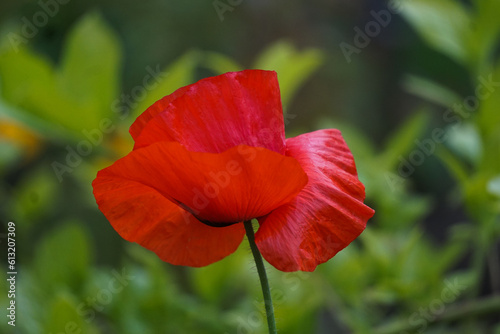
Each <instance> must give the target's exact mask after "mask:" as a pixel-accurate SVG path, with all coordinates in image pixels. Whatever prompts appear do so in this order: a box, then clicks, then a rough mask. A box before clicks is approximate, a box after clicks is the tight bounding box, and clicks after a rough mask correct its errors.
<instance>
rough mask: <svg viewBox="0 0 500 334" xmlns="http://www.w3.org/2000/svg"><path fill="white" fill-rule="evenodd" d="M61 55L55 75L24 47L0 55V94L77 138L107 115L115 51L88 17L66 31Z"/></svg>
mask: <svg viewBox="0 0 500 334" xmlns="http://www.w3.org/2000/svg"><path fill="white" fill-rule="evenodd" d="M64 51H65V52H64V53H63V56H62V59H63V61H62V66H61V69H60V70H58V69H56V68H55V66H54V65H53V64H52V63H51V62H50V61H49V60H47V59H46V58H45V57H43V56H41V55H39V54H35V53H33V52H32V51H30V50H29V49H26V48H20V49H19V50H17V51H15V50H10V51H9V52H6V53H4V54H2V55H0V82H1V89H2V91H1V93H2V95H3V97H4V98H5V100H6V101H7V103H8V104H10V105H11V106H13V107H14V108H18V109H22V110H24V111H26V112H29V113H31V114H33V115H36V116H37V117H39V118H40V119H42V120H43V121H46V122H48V123H51V126H52V127H53V128H55V129H57V128H58V127H59V128H62V129H66V130H71V131H73V132H76V133H78V136H80V137H81V133H80V132H81V131H82V130H83V129H94V128H97V127H98V126H99V122H100V121H101V120H102V119H103V118H104V116H109V115H111V114H112V108H111V107H112V106H111V102H112V98H113V97H114V96H115V95H116V92H117V86H118V70H119V66H120V48H119V46H118V40H117V39H116V37H115V36H114V35H113V33H112V32H111V31H110V30H109V28H107V27H106V25H105V24H104V23H103V22H102V20H101V19H100V17H99V16H98V15H97V14H89V15H88V16H85V17H84V18H83V19H82V21H80V22H79V23H78V24H77V25H76V26H75V28H73V30H72V31H71V32H70V35H69V37H68V39H67V40H66V44H65V50H64ZM31 124H32V125H36V122H31ZM42 124H43V123H42ZM38 125H39V124H38ZM45 128H46V127H45ZM42 133H43V132H42Z"/></svg>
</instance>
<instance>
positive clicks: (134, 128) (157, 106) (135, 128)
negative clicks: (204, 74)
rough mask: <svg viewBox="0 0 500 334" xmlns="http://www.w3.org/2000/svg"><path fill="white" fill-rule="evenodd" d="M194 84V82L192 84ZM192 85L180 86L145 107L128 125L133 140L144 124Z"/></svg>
mask: <svg viewBox="0 0 500 334" xmlns="http://www.w3.org/2000/svg"><path fill="white" fill-rule="evenodd" d="M192 85H195V84H192ZM192 85H188V86H185V87H181V88H179V89H177V90H176V91H175V92H173V93H172V94H170V95H167V96H164V97H163V98H161V99H159V100H158V101H156V102H155V103H153V104H152V105H151V106H150V107H149V108H148V109H146V110H145V111H144V112H143V113H142V114H140V115H139V117H137V118H136V120H135V121H134V123H132V125H131V126H130V129H129V132H130V135H131V136H132V138H133V139H134V140H137V137H139V135H140V134H141V132H142V130H143V129H144V127H145V126H146V124H147V123H148V122H149V121H150V120H152V119H153V118H154V117H155V116H156V115H158V114H159V113H161V112H162V111H164V110H165V109H167V107H168V106H169V104H170V102H172V101H174V100H175V99H176V98H178V97H179V96H181V95H182V94H184V93H185V92H186V91H187V90H188V89H189V88H190V87H191V86H192Z"/></svg>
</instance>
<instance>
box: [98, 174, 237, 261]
mask: <svg viewBox="0 0 500 334" xmlns="http://www.w3.org/2000/svg"><path fill="white" fill-rule="evenodd" d="M115 169H116V167H115V165H113V166H111V167H108V168H106V169H103V170H101V171H100V172H99V173H98V174H97V178H96V179H95V180H94V182H93V183H92V185H93V187H94V196H95V198H96V201H97V204H98V206H99V209H100V210H101V212H103V213H104V215H105V216H106V218H107V219H108V220H109V222H110V223H111V225H112V226H113V228H114V229H115V230H116V231H117V232H118V233H119V234H120V235H121V236H122V237H123V238H124V239H126V240H128V241H132V242H137V243H138V244H140V245H141V246H143V247H145V248H147V249H149V250H152V251H153V252H155V253H156V254H157V255H158V256H159V257H160V258H161V259H162V260H163V261H165V262H168V263H171V264H175V265H184V266H191V267H201V266H206V265H209V264H211V263H213V262H217V261H219V260H221V259H222V258H224V257H226V256H227V255H229V254H231V253H233V252H234V251H235V250H236V249H237V248H238V245H239V244H240V243H241V241H242V240H243V236H244V234H245V230H244V228H243V227H242V226H241V224H236V225H232V226H228V227H224V228H217V227H210V226H207V225H205V224H203V223H201V222H200V221H198V220H197V219H196V218H195V217H193V215H191V214H190V213H189V212H187V211H185V210H183V209H182V208H180V207H179V206H177V205H176V204H174V203H172V202H170V201H169V200H167V199H166V198H165V197H164V196H163V195H161V194H160V193H158V191H156V190H155V189H154V188H152V187H148V186H146V185H144V184H141V183H139V182H135V181H132V180H128V179H124V178H123V177H120V176H119V175H117V174H116V173H115Z"/></svg>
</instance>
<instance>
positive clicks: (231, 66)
mask: <svg viewBox="0 0 500 334" xmlns="http://www.w3.org/2000/svg"><path fill="white" fill-rule="evenodd" d="M200 61H201V64H200V65H203V66H205V67H206V68H208V69H210V70H212V71H214V72H215V73H216V74H223V73H226V72H235V71H241V70H243V67H241V65H239V64H237V63H236V62H235V61H234V60H233V59H231V58H229V57H227V56H225V55H223V54H221V53H217V52H204V53H203V56H202V57H201V60H200Z"/></svg>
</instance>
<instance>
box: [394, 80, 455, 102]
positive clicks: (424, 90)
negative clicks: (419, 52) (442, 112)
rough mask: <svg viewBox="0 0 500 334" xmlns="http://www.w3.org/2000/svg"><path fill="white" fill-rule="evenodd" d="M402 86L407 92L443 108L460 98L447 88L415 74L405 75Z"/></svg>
mask: <svg viewBox="0 0 500 334" xmlns="http://www.w3.org/2000/svg"><path fill="white" fill-rule="evenodd" d="M403 86H404V87H405V89H406V91H407V92H409V93H411V94H413V95H416V96H418V97H421V98H423V99H424V100H427V101H430V102H433V103H436V104H438V105H440V106H442V107H445V108H449V107H450V106H451V105H453V104H454V103H456V102H457V101H459V100H460V96H459V95H458V94H456V93H455V92H453V91H451V90H449V89H448V88H446V87H444V86H441V85H439V84H437V83H435V82H434V81H431V80H428V79H425V78H421V77H418V76H415V75H407V76H406V78H405V79H404V82H403Z"/></svg>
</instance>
